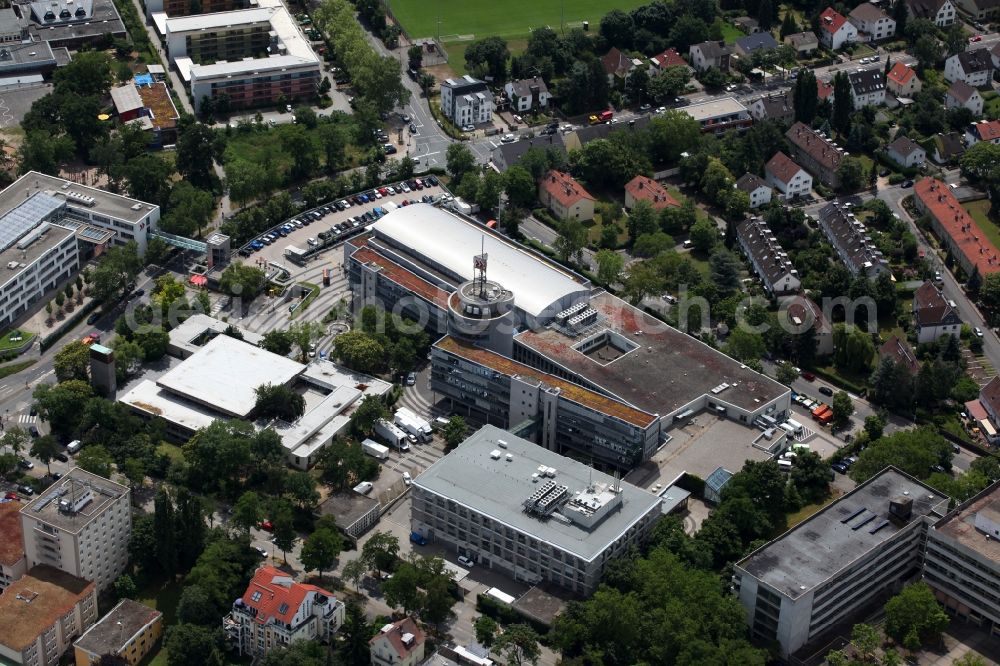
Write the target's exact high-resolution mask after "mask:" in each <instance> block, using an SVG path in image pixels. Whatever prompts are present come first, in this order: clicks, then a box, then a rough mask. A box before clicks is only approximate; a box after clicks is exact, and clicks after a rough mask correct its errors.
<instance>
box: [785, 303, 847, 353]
mask: <svg viewBox="0 0 1000 666" xmlns="http://www.w3.org/2000/svg"><path fill="white" fill-rule="evenodd" d="M782 312H783V313H784V317H785V321H786V322H787V324H788V325H789V326H791V328H790V329H788V330H789V331H790V332H791V333H792V334H794V335H801V334H802V333H805V332H806V331H808V330H810V329H812V333H813V338H814V339H815V340H816V354H817V355H818V356H828V355H830V354H832V353H833V326H832V325H831V324H830V320H829V319H828V318H827V316H826V315H825V314H823V310H822V308H820V307H819V305H817V304H816V302H815V301H813V300H812V299H811V298H809V297H808V296H805V295H803V294H796V295H795V296H791V297H788V298H783V299H781V303H780V304H779V306H778V316H779V317H781V316H782Z"/></svg>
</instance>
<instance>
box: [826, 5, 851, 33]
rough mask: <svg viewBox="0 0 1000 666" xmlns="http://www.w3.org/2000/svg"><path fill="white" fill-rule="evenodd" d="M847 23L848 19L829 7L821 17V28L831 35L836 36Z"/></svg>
mask: <svg viewBox="0 0 1000 666" xmlns="http://www.w3.org/2000/svg"><path fill="white" fill-rule="evenodd" d="M827 19H829V20H827ZM845 23H847V19H846V18H845V17H844V16H843V15H842V14H839V13H838V12H837V11H835V10H834V9H833V7H827V8H826V9H824V10H823V13H822V14H820V15H819V27H820V28H821V29H823V30H826V31H827V32H829V33H830V34H831V35H834V34H836V33H837V31H838V30H840V28H841V27H842V26H843V25H844V24H845Z"/></svg>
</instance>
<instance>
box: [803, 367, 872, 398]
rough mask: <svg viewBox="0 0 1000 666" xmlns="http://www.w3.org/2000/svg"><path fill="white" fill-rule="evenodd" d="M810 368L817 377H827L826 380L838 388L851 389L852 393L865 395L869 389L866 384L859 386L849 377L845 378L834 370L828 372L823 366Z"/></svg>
mask: <svg viewBox="0 0 1000 666" xmlns="http://www.w3.org/2000/svg"><path fill="white" fill-rule="evenodd" d="M810 370H811V371H812V373H813V374H815V375H816V376H817V377H819V378H821V379H825V380H826V381H828V382H830V383H831V384H833V385H834V386H836V387H837V388H842V389H844V390H845V391H850V392H851V393H854V394H855V395H858V396H863V395H864V394H865V392H866V391H867V390H868V389H867V388H866V387H864V386H859V385H858V384H855V383H854V382H852V381H850V380H848V379H844V378H843V377H841V376H840V375H837V374H834V373H832V372H827V371H826V370H823V369H822V368H810Z"/></svg>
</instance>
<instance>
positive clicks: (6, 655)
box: [0, 564, 97, 666]
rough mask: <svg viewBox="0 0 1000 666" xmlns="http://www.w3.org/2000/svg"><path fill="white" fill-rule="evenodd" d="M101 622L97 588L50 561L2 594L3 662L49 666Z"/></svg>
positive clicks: (0, 659) (0, 636)
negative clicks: (87, 631) (51, 563)
mask: <svg viewBox="0 0 1000 666" xmlns="http://www.w3.org/2000/svg"><path fill="white" fill-rule="evenodd" d="M96 620H97V586H96V585H94V583H92V582H90V581H87V580H84V579H83V578H78V577H77V576H73V575H72V574H68V573H66V572H65V571H60V570H59V569H56V568H54V567H50V566H49V565H47V564H40V565H38V566H36V567H32V568H31V569H28V571H27V573H25V574H24V575H23V576H22V577H21V578H19V579H18V580H16V581H14V582H13V583H11V585H10V586H9V587H8V588H7V589H6V590H5V591H4V593H3V594H0V627H2V630H0V663H2V664H16V665H18V666H48V665H52V664H57V663H59V662H60V659H61V658H62V656H63V655H64V654H65V653H66V652H67V650H69V649H70V647H71V646H72V645H73V639H74V638H76V637H77V636H79V635H80V634H82V633H83V632H85V631H86V630H87V629H89V628H90V626H91V625H92V624H94V622H95V621H96Z"/></svg>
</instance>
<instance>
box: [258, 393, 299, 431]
mask: <svg viewBox="0 0 1000 666" xmlns="http://www.w3.org/2000/svg"><path fill="white" fill-rule="evenodd" d="M254 394H255V395H256V396H257V402H256V403H255V405H254V413H256V414H257V416H258V417H260V418H265V419H271V418H277V419H281V420H283V421H287V422H288V423H292V422H294V421H295V420H296V419H298V418H299V417H300V416H302V415H303V414H305V412H306V400H305V398H303V397H302V394H300V393H296V392H295V391H293V390H292V389H290V388H289V387H287V386H285V385H284V384H264V385H262V386H258V387H257V388H255V389H254Z"/></svg>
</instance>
